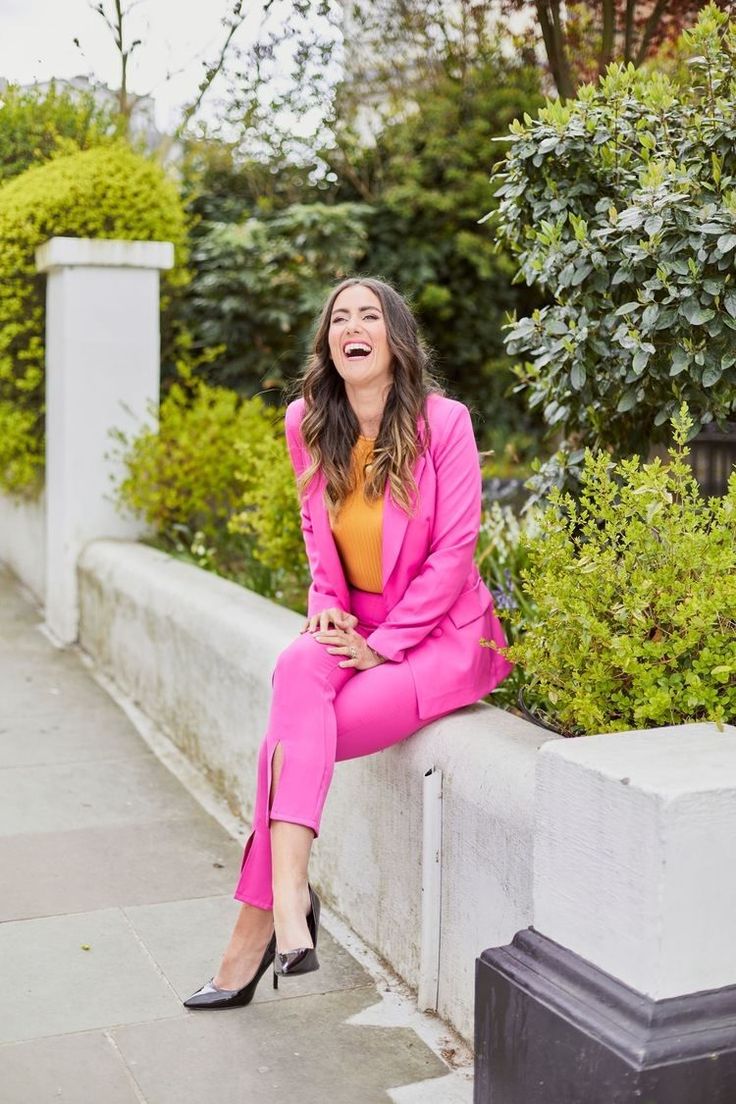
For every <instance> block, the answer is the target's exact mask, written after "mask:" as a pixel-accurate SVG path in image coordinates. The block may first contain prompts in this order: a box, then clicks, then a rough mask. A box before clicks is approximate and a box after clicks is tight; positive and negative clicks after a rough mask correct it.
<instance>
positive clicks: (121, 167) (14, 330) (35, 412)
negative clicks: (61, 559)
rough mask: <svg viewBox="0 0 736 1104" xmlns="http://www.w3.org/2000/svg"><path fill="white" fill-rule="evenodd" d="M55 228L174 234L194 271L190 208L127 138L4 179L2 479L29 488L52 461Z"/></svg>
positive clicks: (152, 237)
mask: <svg viewBox="0 0 736 1104" xmlns="http://www.w3.org/2000/svg"><path fill="white" fill-rule="evenodd" d="M54 236H64V237H75V238H122V239H126V240H134V239H138V240H142V241H156V240H160V241H173V242H174V245H175V247H176V259H177V264H176V268H175V269H174V270H173V272H172V273H169V274H167V275H166V276H165V277H164V286H166V285H167V284H168V286H170V287H171V286H175V285H176V284H177V283H180V282H182V281H183V280H184V279H186V275H185V270H184V267H183V265H184V260H185V257H184V242H185V217H184V213H183V210H182V206H181V202H180V199H179V196H178V193H177V190H176V186H175V185H174V183H173V182H172V181H170V180H169V179H168V178H167V177H166V175H165V173H164V172H163V170H162V169H161V167H160V166H158V165H157V164H155V163H154V162H152V161H150V160H148V159H147V158H145V157H142V156H141V155H139V154H137V153H134V152H133V150H131V149H130V147H129V146H128V145H127V144H125V143H124V142H116V143H114V144H111V145H109V146H103V147H97V148H93V149H89V150H82V151H80V152H76V153H72V154H69V155H68V156H64V157H57V158H55V159H54V160H52V161H49V162H47V163H46V164H44V165H38V166H36V167H34V168H31V169H28V171H27V172H24V173H21V174H20V175H19V176H16V177H14V178H13V179H12V180H10V181H8V182H7V183H6V184H4V185H3V186H2V187H0V243H1V244H2V248H1V249H0V486H2V487H5V488H6V489H8V490H12V491H21V490H29V489H31V488H32V486H33V485H34V483H36V482H37V481H38V478H39V476H40V472H41V469H42V466H43V364H44V340H43V339H44V325H45V318H44V316H45V310H44V307H45V281H44V280H43V278H42V277H41V276H39V275H38V274H37V272H36V265H35V250H36V248H37V246H39V245H41V244H42V243H43V242H45V241H47V240H48V239H49V238H51V237H54Z"/></svg>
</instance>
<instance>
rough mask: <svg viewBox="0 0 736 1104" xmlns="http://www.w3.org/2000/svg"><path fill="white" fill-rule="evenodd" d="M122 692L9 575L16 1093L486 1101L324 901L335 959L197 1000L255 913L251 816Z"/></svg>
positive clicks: (3, 909) (0, 909)
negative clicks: (203, 782)
mask: <svg viewBox="0 0 736 1104" xmlns="http://www.w3.org/2000/svg"><path fill="white" fill-rule="evenodd" d="M109 689H110V685H109V684H106V682H105V680H104V678H103V677H102V676H100V675H99V674H97V673H96V672H95V671H94V669H93V668H92V666H91V664H90V663H89V661H87V662H86V663H85V662H84V657H83V656H82V655H81V653H80V652H79V650H78V649H76V648H71V649H59V648H56V647H54V645H53V643H52V642H51V641H50V640H49V639H48V638H47V636H46V635H45V633H44V631H43V627H42V616H41V611H40V610H39V609H38V608H37V607H36V605H35V604H34V603H33V601H32V599H31V596H30V595H29V594H28V592H27V591H25V590H24V589H23V588H22V587H21V586H20V585H19V584H18V583H17V582H16V581H15V580H14V579H13V577H12V576H11V575H10V574H9V573H8V572H7V571H4V570H3V569H2V568H0V983H1V985H2V996H3V999H2V1002H1V1003H0V1100H1V1101H2V1104H51V1102H57V1101H62V1102H63V1104H195V1102H196V1104H236V1102H237V1104H245V1102H247V1104H287V1102H288V1104H324V1102H325V1101H330V1104H388V1102H394V1104H470V1102H471V1101H472V1064H471V1056H469V1054H468V1052H467V1049H465V1050H464V1049H463V1046H462V1044H461V1043H460V1041H459V1040H458V1039H457V1038H456V1037H453V1035H452V1033H451V1032H449V1030H448V1029H447V1027H446V1026H445V1025H443V1024H442V1023H441V1021H439V1020H437V1019H436V1017H432V1016H431V1015H427V1014H421V1013H418V1012H417V1011H416V1006H415V1004H414V1003H413V997H412V994H411V992H410V991H409V990H408V989H406V987H405V986H403V984H402V983H401V981H400V979H397V978H396V977H395V976H394V975H392V974H391V972H390V971H389V970H388V969H387V968H386V966H385V964H383V963H381V962H380V960H378V959H377V958H376V957H375V956H374V955H373V954H372V953H371V952H370V951H369V950H368V949H367V948H365V947H363V946H362V945H361V944H360V942H359V941H358V940H357V938H356V937H355V936H354V935H353V933H351V932H350V931H349V929H347V928H346V927H345V926H344V925H343V924H342V923H341V921H340V918H339V917H336V916H334V915H333V914H331V913H330V911H329V909H328V908H326V907H324V908H323V917H322V924H321V928H320V943H319V946H320V963H321V968H320V970H318V971H316V972H315V973H312V974H308V975H305V976H304V977H297V978H292V979H290V980H289V981H288V982H285V981H282V982H281V985H280V988H279V989H278V990H276V991H275V990H273V988H272V986H271V977H270V972H267V973H266V974H265V975H264V977H263V978H262V980H261V983H260V985H259V988H258V989H257V991H256V995H255V997H254V999H253V1001H252V1002H251V1004H250V1005H248V1006H247V1007H245V1008H238V1009H226V1010H218V1011H209V1012H201V1011H200V1012H196V1011H191V1010H189V1009H186V1008H184V1007H183V1005H182V1003H181V1002H182V1000H184V999H185V998H186V997H187V996H189V995H190V994H191V993H192V992H194V991H195V989H198V988H199V986H200V985H201V984H202V983H203V982H204V981H206V980H207V979H208V978H210V977H211V976H212V975H213V974H214V972H215V969H216V967H217V964H218V963H219V958H220V954H221V951H222V948H223V947H224V945H225V943H226V942H227V939H228V937H229V934H230V931H231V929H232V926H233V923H234V921H235V917H236V914H237V911H238V909H239V907H240V906H239V903H238V902H236V901H234V900H233V897H232V893H233V889H234V885H235V881H236V880H237V872H238V870H239V868H240V859H241V853H242V838H243V837H244V834H245V831H246V829H247V826H245V827H244V826H242V825H240V826H239V830H240V835H241V839H238V838H236V832H234V831H233V830H228V825H227V821H226V819H223V818H221V817H218V816H217V815H214V814H213V810H216V802H214V801H209V800H208V799H207V795H206V793H205V792H204V791H201V790H200V791H199V792H198V790H197V785H196V784H193V785H191V786H190V785H187V784H185V782H186V769H185V768H182V770H179V771H178V772H177V771H176V770H173V772H172V764H173V763H174V762H175V759H176V756H175V755H173V754H170V755H168V756H167V755H166V754H163V753H162V752H161V749H162V748H163V747H164V744H163V743H159V744H158V745H157V742H156V739H155V738H154V739H148V738H147V739H144V738H143V735H142V732H144V731H145V726H144V725H135V724H134V723H133V721H132V720H131V716H134V713H131V711H130V710H126V709H123V708H122V707H121V702H120V701H119V700H117V701H116V700H115V698H114V696H111V694H110V693H109V692H108V690H109ZM159 739H160V738H159ZM177 774H178V775H179V776H178V777H177Z"/></svg>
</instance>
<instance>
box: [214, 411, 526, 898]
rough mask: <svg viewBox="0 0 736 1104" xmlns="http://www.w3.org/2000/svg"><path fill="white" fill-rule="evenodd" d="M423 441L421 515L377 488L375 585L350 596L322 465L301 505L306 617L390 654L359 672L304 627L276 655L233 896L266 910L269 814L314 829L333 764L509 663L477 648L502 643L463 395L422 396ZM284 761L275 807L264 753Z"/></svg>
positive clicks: (403, 731) (419, 721) (397, 733)
mask: <svg viewBox="0 0 736 1104" xmlns="http://www.w3.org/2000/svg"><path fill="white" fill-rule="evenodd" d="M303 413H304V400H303V399H296V400H294V401H293V402H291V403H290V404H289V406H288V407H287V409H286V418H285V428H286V441H287V445H288V448H289V453H290V456H291V460H292V464H293V466H294V470H295V472H296V473H297V474H299V473H300V472H301V471H303V470H304V468H305V467H306V466H307V463H308V456H307V453H306V450H305V448H304V446H303V443H302V440H301V435H300V431H299V426H300V423H301V419H302V416H303ZM427 421H428V423H429V428H430V445H429V449H428V450H427V451H426V452H425V453H423V454H422V455H421V456H420V457H419V458H418V459H417V461H416V462H415V466H414V478H415V480H416V482H417V485H418V488H419V509H418V511H417V515H416V517H412V518H409V517H408V516H407V515H406V513H405V512H404V511H403V510H402V509H401V507H399V506H397V505H396V504H395V503H394V501H393V498H392V496H391V494H390V487H389V485H388V484H387V485H386V490H385V492H384V508H383V536H382V542H383V543H382V568H383V591H382V593H381V594H372V593H369V592H367V591H360V590H356V589H355V588H353V587H351V586H349V584H348V582H347V580H346V579H345V574H344V572H343V569H342V564H341V561H340V557H339V554H338V551H337V547H336V545H335V541H334V539H333V536H332V530H331V528H330V523H329V518H328V515H327V510H326V507H325V506H324V503H323V499H322V492H323V490H324V486H325V479H324V476H323V475H322V473H318V475H317V476H315V478H314V479H313V480H312V482H311V484H310V487H309V489H308V492H307V496H306V498H305V499H304V500H303V502H302V509H301V519H302V531H303V534H304V541H305V546H306V550H307V556H308V560H309V565H310V570H311V575H312V583H311V585H310V587H309V597H308V613H309V616H310V617H311V616H312V615H313V614H315V613H319V612H320V611H321V610H323V609H327V608H328V607H331V606H338V607H340V608H342V609H345V610H349V611H350V612H351V613H353V614H355V616H356V617H358V624H357V626H356V631H357V632H359V633H361V635H363V636H364V637H365V638H366V639H367V641H368V643H369V644H370V645H371V646H372V647H374V648H375V649H376V651H377V652H379V653H380V654H381V655H383V656H385V657H386V659H387V660H388V661H389V662H387V663H383V664H381V665H380V666H377V667H372V668H370V669H369V670H367V671H357V670H355V669H354V668H352V667H340V666H339V663H340V661H341V660H342V659H344V656H342V655H333V654H331V653H330V652H328V651H327V648H326V645H324V644H321V643H320V642H319V641H317V640H315V639H314V637H313V636H312V635H311V634H310V633H304V634H301V635H300V636H298V637H297V638H296V639H295V640H294V641H292V643H291V644H289V645H288V646H287V647H286V648H285V649H284V650H283V651H282V652H281V654H280V655H279V657H278V659H277V661H276V665H275V668H274V671H273V675H272V687H273V693H272V699H271V709H270V714H269V722H268V728H267V731H266V734H265V736H264V738H263V741H262V743H261V748H260V753H259V764H258V780H257V788H256V805H255V814H254V820H253V830H252V831H251V834H250V836H249V837H248V840H247V841H246V844H245V848H244V851H243V861H242V863H241V871H240V878H239V881H238V885H237V888H236V891H235V894H234V896H235V899H236V900H240V901H247V902H249V903H251V904H254V905H258V906H259V907H260V908H271V907H272V905H273V895H272V890H271V849H270V833H269V825H270V821H271V820H288V821H292V822H294V823H297V824H305V825H308V826H309V827H311V828H312V829H313V831H314V834H315V836H317V835H319V825H320V819H321V814H322V809H323V807H324V803H325V800H326V797H327V791H328V789H329V785H330V781H331V779H332V774H333V770H334V764H335V762H337V761H339V760H341V759H350V758H354V757H356V756H359V755H368V754H370V753H372V752H374V751H378V750H380V749H381V748H384V747H387V746H389V745H390V744H392V743H395V742H397V741H398V740H401V739H404V738H406V737H407V736H409V735H411V734H412V733H414V732H416V731H417V729H419V728H421V727H423V726H424V725H426V724H428V723H429V722H430V720H432V719H435V718H437V717H440V716H442V715H443V714H445V713H449V712H452V711H453V710H455V709H459V708H460V707H461V706H463V705H469V704H470V703H472V702H475V701H477V700H478V699H479V698H481V697H483V696H484V695H485V694H488V693H490V691H491V690H493V689H494V687H496V686H497V685H498V684H499V683H500V682H501V681H502V680H503V679H504V678H506V676H507V675H508V674H509V672H510V671H511V670H512V664H511V663H510V662H509V661H508V660H506V659H504V658H503V656H501V655H499V654H498V653H497V652H494V651H493V650H492V649H490V648H487V647H481V645H480V644H479V640H480V638H481V637H484V638H486V639H489V638H490V639H492V640H494V641H496V643H498V644H499V645H501V646H505V645H506V643H507V641H506V637H505V635H504V632H503V629H502V627H501V624H500V622H499V620H498V618H497V616H496V614H495V610H494V608H493V597H492V595H491V592H490V591H489V589H488V587H487V586H486V584H485V583H484V582H483V580H482V579H481V577H480V574H479V572H478V568H477V566H476V564H475V561H474V558H473V557H474V552H475V547H476V543H477V540H478V531H479V527H480V515H481V474H480V466H479V463H478V452H477V447H476V444H475V437H474V434H473V428H472V423H471V420H470V414H469V411H468V409H467V407H466V406H464V405H463V403H460V402H457V401H456V400H454V399H449V398H445V397H444V396H441V395H437V394H432V395H430V396H429V398H428V400H427ZM278 743H281V744H282V752H283V760H282V769H281V775H280V778H279V783H278V787H277V792H276V793H275V794H274V796H273V802H272V805H271V808H270V809H269V807H268V799H269V794H270V791H271V766H272V759H273V753H274V750H275V748H276V745H277V744H278Z"/></svg>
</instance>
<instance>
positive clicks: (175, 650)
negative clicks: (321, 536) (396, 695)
mask: <svg viewBox="0 0 736 1104" xmlns="http://www.w3.org/2000/svg"><path fill="white" fill-rule="evenodd" d="M79 594H80V643H81V645H82V647H83V648H84V649H85V650H86V651H87V652H88V653H89V654H90V655H91V656H93V657H94V659H95V660H96V661H97V663H98V664H99V665H100V666H101V667H102V668H103V669H104V670H105V671H107V672H108V673H109V674H110V675H111V676H112V677H113V678H114V680H115V681H116V683H117V684H118V686H120V688H121V689H122V690H123V691H124V692H125V693H126V694H127V695H128V696H129V697H131V698H132V699H133V700H134V701H135V702H136V703H137V704H138V705H139V706H140V708H141V709H142V710H143V711H144V712H145V713H146V714H147V715H148V716H149V717H150V718H151V719H152V720H153V721H154V722H156V724H158V725H159V726H160V728H161V729H162V730H164V731H165V732H166V733H167V734H168V735H169V737H170V738H171V739H172V740H173V741H174V742H175V743H176V744H177V746H178V747H179V748H180V749H181V750H182V751H184V752H185V753H186V755H187V756H188V757H189V758H190V759H191V760H192V762H194V763H195V764H197V765H198V766H199V767H200V768H201V769H202V771H203V772H204V773H206V774H207V775H209V777H210V779H211V780H212V782H213V784H214V785H215V786H216V787H217V789H218V790H219V791H220V792H221V793H222V794H224V795H225V796H226V797H227V800H228V803H229V805H230V807H231V808H232V809H233V811H235V812H237V813H240V814H241V815H243V816H244V817H245V819H246V821H247V822H248V823H250V818H251V815H252V807H253V800H254V797H255V777H256V756H257V752H258V747H259V744H260V741H261V739H262V736H263V733H264V732H265V727H266V719H267V711H268V704H269V701H270V695H271V672H272V669H273V665H274V663H275V661H276V658H277V656H278V654H279V652H280V651H281V650H282V649H283V648H284V647H286V645H287V644H288V643H289V642H290V641H291V640H292V639H293V638H294V637H295V636H296V635H297V633H298V631H299V628H300V626H301V624H302V618H300V617H299V616H298V615H297V614H295V613H292V612H291V611H289V610H285V609H281V608H280V607H278V606H276V605H275V604H274V603H272V602H269V601H267V600H266V599H264V598H261V597H260V596H259V595H257V594H253V593H252V592H250V591H247V590H244V589H242V588H241V587H238V586H236V585H234V584H233V583H230V582H227V581H226V580H223V579H220V578H217V577H216V576H214V575H211V574H209V573H207V572H205V571H202V570H200V569H199V568H196V567H193V566H191V565H189V564H185V563H182V562H179V561H177V560H175V559H172V558H171V557H169V556H167V555H165V554H164V553H161V552H158V551H156V550H154V549H151V548H148V547H146V546H143V545H139V544H135V543H132V542H127V541H114V540H104V541H103V540H100V541H94V542H92V543H90V544H88V545H87V546H86V547H85V549H84V550H83V553H82V556H81V558H80V563H79ZM548 740H549V733H546V732H544V731H543V730H541V729H539V728H536V727H535V726H532V725H529V724H527V723H526V722H525V721H522V720H521V719H520V718H517V717H515V716H513V715H512V714H509V713H506V712H505V711H503V710H500V709H495V708H492V707H491V706H488V705H485V704H484V703H479V704H477V705H475V706H473V707H471V708H467V709H463V710H459V711H458V712H456V713H454V714H452V715H450V716H449V717H446V718H444V719H442V720H441V721H439V722H437V723H435V724H433V725H431V726H427V727H426V728H424V729H422V730H421V732H419V733H416V734H415V735H414V736H412V737H409V739H408V740H406V741H403V742H402V743H401V744H399V745H396V746H395V747H393V748H388V749H386V750H385V751H383V752H380V753H378V754H376V755H372V756H367V757H365V758H362V759H355V760H348V761H346V762H342V763H338V764H337V766H336V770H335V776H334V779H333V783H332V786H331V789H330V793H329V795H328V800H327V804H326V806H325V810H324V814H323V818H322V824H321V829H320V836H319V839H318V840H316V841H315V843H314V846H313V852H312V856H313V858H312V864H311V866H310V874H311V876H312V877H313V878H314V880H315V883H316V884H317V885H318V887H319V888H320V890H321V891H322V892H323V893H324V896H325V899H326V901H327V902H328V903H329V904H330V905H331V906H332V907H333V908H335V909H336V910H337V911H338V912H339V913H341V914H342V916H343V917H344V918H345V920H346V921H347V923H348V924H349V925H350V927H351V928H352V929H353V930H354V931H356V932H357V933H358V934H359V935H360V936H361V937H362V938H363V939H364V940H365V941H366V942H367V943H368V944H370V945H371V946H372V947H373V948H374V949H375V950H376V951H378V952H379V953H380V954H381V955H382V956H383V957H384V958H385V959H386V960H387V961H388V962H389V963H390V964H391V965H392V966H393V967H394V969H396V970H397V971H398V973H399V974H401V975H402V976H403V977H404V978H405V979H406V980H407V981H408V982H409V984H410V985H412V986H413V987H415V988H417V987H418V985H419V970H420V931H421V906H422V890H421V877H422V870H421V866H422V805H423V780H424V774H425V772H426V771H427V770H429V769H430V768H431V767H436V768H440V769H441V770H442V772H443V782H444V786H443V794H444V798H443V840H442V871H441V876H442V895H441V932H440V969H439V986H438V991H439V998H438V1008H437V1011H438V1013H439V1015H440V1016H441V1017H442V1018H443V1019H445V1020H446V1021H448V1022H449V1023H451V1024H452V1025H453V1026H454V1027H455V1028H456V1029H457V1030H458V1031H459V1032H460V1034H461V1035H463V1036H464V1037H465V1038H466V1039H467V1040H468V1041H472V1038H473V987H474V964H475V957H476V955H478V954H479V953H480V952H481V950H483V949H484V948H485V947H489V946H494V945H500V944H503V943H507V942H509V941H510V940H511V938H512V937H513V935H514V934H515V933H516V932H517V931H518V930H519V929H520V928H523V927H526V926H527V925H528V924H530V923H531V919H532V820H533V789H534V768H535V761H536V755H537V750H538V748H539V747H540V745H541V744H542V743H544V742H545V741H548ZM232 873H233V890H234V888H235V884H236V882H237V875H238V871H237V870H233V872H232ZM192 892H196V887H194V886H193V887H192Z"/></svg>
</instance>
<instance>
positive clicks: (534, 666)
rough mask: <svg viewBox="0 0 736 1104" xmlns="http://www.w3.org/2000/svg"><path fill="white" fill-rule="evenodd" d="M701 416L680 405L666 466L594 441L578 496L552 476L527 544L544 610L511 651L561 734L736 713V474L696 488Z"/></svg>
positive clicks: (531, 579) (532, 586) (533, 591)
mask: <svg viewBox="0 0 736 1104" xmlns="http://www.w3.org/2000/svg"><path fill="white" fill-rule="evenodd" d="M692 425H693V421H692V418H691V417H690V415H689V413H688V410H687V405H686V404H684V403H683V405H682V408H681V410H680V412H679V414H678V415H675V416H674V417H673V418H672V427H673V431H674V440H675V445H674V446H673V447H672V448H670V450H669V455H670V463H669V464H663V463H662V461H661V459H660V458H659V457H657V458H656V459H655V460H654V461H652V462H651V463H644V464H643V465H642V464H641V462H640V460H639V457H638V456H636V455H635V456H633V457H631V458H629V459H623V460H620V461H618V462H614V461H612V460H611V457H610V456H609V455H608V454H607V453H605V452H600V453H598V454H595V453H593V451H592V450H591V449H586V450H585V458H584V465H583V470H582V475H581V497H580V501H579V502H576V501H575V499H574V498H573V497H572V495H570V494H569V493H565V492H562V491H561V490H560V489H559V488H553V489H552V491H551V492H550V497H549V502H550V508H549V509H547V510H545V511H544V513H543V514H542V516H541V520H540V531H539V533H538V535H536V536H534V537H533V538H532V539H531V540H529V541H528V542H526V544H525V553H526V555H527V556H528V566H527V567H526V568H524V569H522V571H521V576H522V585H523V589H524V591H525V592H526V593H527V594H528V595H530V596H531V597H532V598H533V600H534V603H535V606H536V611H535V615H534V620H533V622H532V623H531V624H529V625H527V627H526V630H525V632H524V633H523V635H521V636H520V638H519V639H518V640H517V641H516V642H515V643H514V644H512V645H511V647H510V648H509V649H508V650H507V651H506V654H507V655H508V657H509V658H510V659H511V660H512V661H514V662H516V663H519V664H520V665H521V666H522V667H523V669H524V672H525V675H526V677H527V678H528V679H529V682H530V685H531V687H532V689H533V692H534V693H538V694H539V695H541V696H542V698H543V699H544V700H545V701H546V703H547V713H548V714H549V715H550V716H551V717H552V718H553V719H554V723H555V724H556V725H557V726H558V727H560V728H561V729H562V730H564V731H565V732H566V734H573V735H575V734H590V733H596V732H614V731H617V730H627V729H633V728H649V727H658V726H661V725H671V724H680V723H684V722H687V721H705V720H710V721H716V722H719V723H720V722H722V721H725V720H729V719H733V718H734V716H735V715H736V473H734V474H733V475H732V476H731V479H730V482H729V490H728V494H727V495H726V496H725V497H723V498H720V499H719V498H712V499H710V500H707V501H706V500H705V499H704V498H702V497H701V495H700V492H699V489H698V485H697V483H696V481H695V479H694V477H693V474H692V470H691V468H690V466H689V464H688V462H687V459H686V458H687V456H688V454H689V450H688V448H687V445H686V443H685V442H686V440H687V438H688V435H689V433H690V431H691V429H692ZM499 616H501V617H503V618H504V619H506V618H508V619H509V621H510V623H512V624H513V623H515V622H516V623H518V621H519V613H518V611H513V610H512V611H504V610H503V609H500V610H499Z"/></svg>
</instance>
